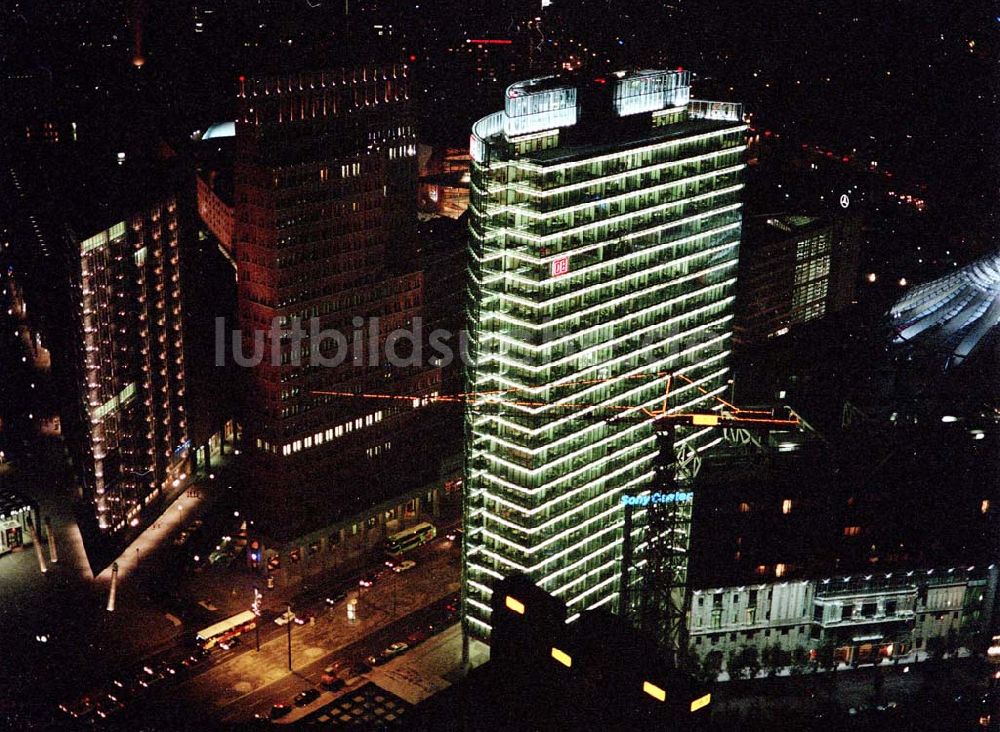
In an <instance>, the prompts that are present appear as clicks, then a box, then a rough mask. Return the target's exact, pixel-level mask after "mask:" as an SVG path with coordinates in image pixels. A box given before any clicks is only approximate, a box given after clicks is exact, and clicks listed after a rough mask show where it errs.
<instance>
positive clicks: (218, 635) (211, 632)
mask: <svg viewBox="0 0 1000 732" xmlns="http://www.w3.org/2000/svg"><path fill="white" fill-rule="evenodd" d="M256 627H257V616H256V615H254V613H253V611H252V610H245V611H243V612H241V613H240V614H239V615H234V616H233V617H231V618H227V619H226V620H221V621H219V622H218V623H216V624H215V625H210V626H208V627H207V628H205V629H204V630H200V631H198V635H197V640H198V644H199V645H200V646H201V647H202V648H204V649H206V650H208V649H209V648H214V647H215V646H217V645H218V644H220V643H225V642H226V641H228V640H229V639H231V638H235V637H236V636H238V635H243V634H244V633H246V632H248V631H251V630H253V629H254V628H256Z"/></svg>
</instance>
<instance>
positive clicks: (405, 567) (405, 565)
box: [392, 559, 417, 572]
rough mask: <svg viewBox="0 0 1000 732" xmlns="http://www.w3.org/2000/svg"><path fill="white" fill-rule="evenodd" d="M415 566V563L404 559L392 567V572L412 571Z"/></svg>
mask: <svg viewBox="0 0 1000 732" xmlns="http://www.w3.org/2000/svg"><path fill="white" fill-rule="evenodd" d="M416 566H417V563H416V562H414V561H413V560H412V559H404V560H403V561H402V562H400V563H399V564H397V565H396V566H395V567H393V568H392V571H393V572H408V571H409V570H411V569H413V568H414V567H416Z"/></svg>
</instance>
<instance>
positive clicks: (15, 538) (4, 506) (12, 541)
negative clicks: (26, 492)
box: [0, 491, 38, 554]
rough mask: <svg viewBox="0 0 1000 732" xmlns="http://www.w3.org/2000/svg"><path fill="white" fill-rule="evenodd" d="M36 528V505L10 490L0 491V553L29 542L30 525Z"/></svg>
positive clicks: (18, 547)
mask: <svg viewBox="0 0 1000 732" xmlns="http://www.w3.org/2000/svg"><path fill="white" fill-rule="evenodd" d="M32 524H34V526H35V528H38V506H36V505H35V503H34V501H31V500H30V499H28V498H26V497H24V496H22V495H20V494H18V493H13V492H12V491H0V554H6V553H7V552H11V551H14V550H16V549H20V548H21V547H23V546H25V545H26V544H30V543H31V525H32Z"/></svg>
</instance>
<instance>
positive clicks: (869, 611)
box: [861, 602, 878, 618]
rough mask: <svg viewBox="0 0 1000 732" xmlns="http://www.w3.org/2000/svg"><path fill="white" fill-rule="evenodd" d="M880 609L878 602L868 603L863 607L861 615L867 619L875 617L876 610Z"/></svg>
mask: <svg viewBox="0 0 1000 732" xmlns="http://www.w3.org/2000/svg"><path fill="white" fill-rule="evenodd" d="M876 608H878V603H876V602H866V603H863V604H862V605H861V614H862V615H863V616H865V617H866V618H873V617H875V610H876Z"/></svg>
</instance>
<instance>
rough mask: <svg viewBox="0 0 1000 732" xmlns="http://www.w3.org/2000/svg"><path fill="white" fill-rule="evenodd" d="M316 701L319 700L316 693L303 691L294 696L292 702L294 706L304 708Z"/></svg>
mask: <svg viewBox="0 0 1000 732" xmlns="http://www.w3.org/2000/svg"><path fill="white" fill-rule="evenodd" d="M317 699H319V692H318V691H316V690H315V689H306V690H305V691H301V692H299V693H298V694H296V695H295V699H294V700H293V701H294V702H295V706H297V707H304V706H306V705H307V704H311V703H312V702H314V701H316V700H317Z"/></svg>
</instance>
